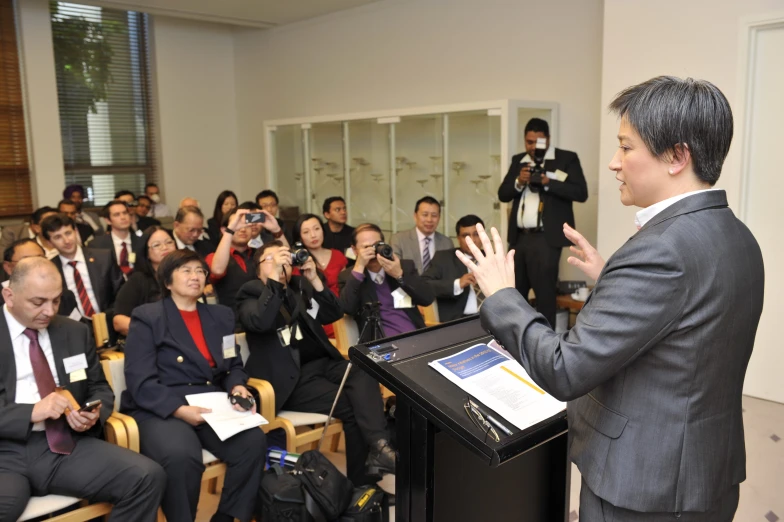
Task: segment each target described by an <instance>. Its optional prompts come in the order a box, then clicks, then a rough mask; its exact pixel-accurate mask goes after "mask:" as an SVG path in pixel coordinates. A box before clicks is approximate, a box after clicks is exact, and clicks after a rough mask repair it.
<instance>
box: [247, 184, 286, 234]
mask: <svg viewBox="0 0 784 522" xmlns="http://www.w3.org/2000/svg"><path fill="white" fill-rule="evenodd" d="M256 204H257V205H258V206H259V207H261V209H262V210H266V211H267V212H269V213H270V214H271V215H272V216H273V217H274V218H275V219H276V220H277V221H278V225H280V229H281V230H283V233H284V234H285V236H286V240H287V241H288V242H289V244H292V239H293V236H292V233H291V230H289V229H288V227H286V225H285V224H284V223H283V220H282V219H280V218H279V217H278V212H279V210H280V209H279V207H278V205H279V204H280V201H279V200H278V195H277V194H276V193H275V192H274V191H272V190H262V191H261V192H259V193H258V194H256Z"/></svg>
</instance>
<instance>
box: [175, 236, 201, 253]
mask: <svg viewBox="0 0 784 522" xmlns="http://www.w3.org/2000/svg"><path fill="white" fill-rule="evenodd" d="M172 235H173V236H174V242H175V243H177V250H182V249H184V248H187V249H188V250H192V251H194V252H195V251H196V249H195V248H194V247H193V245H186V244H185V243H183V242H182V240H180V238H178V237H177V232H172Z"/></svg>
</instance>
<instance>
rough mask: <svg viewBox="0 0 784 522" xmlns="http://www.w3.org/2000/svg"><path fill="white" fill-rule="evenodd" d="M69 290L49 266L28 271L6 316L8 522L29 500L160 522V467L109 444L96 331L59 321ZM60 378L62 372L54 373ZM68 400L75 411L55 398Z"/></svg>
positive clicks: (1, 344) (0, 467) (0, 511)
mask: <svg viewBox="0 0 784 522" xmlns="http://www.w3.org/2000/svg"><path fill="white" fill-rule="evenodd" d="M61 292H62V282H61V280H60V276H59V275H58V273H57V270H56V268H55V267H54V265H53V264H52V263H51V262H50V261H47V260H46V259H43V258H41V257H34V258H30V259H24V260H22V261H20V262H19V263H18V264H17V266H16V268H15V269H14V272H13V275H12V277H11V284H10V286H9V287H7V288H4V289H3V297H4V298H5V301H6V304H5V305H4V307H3V313H2V314H0V368H2V371H0V491H2V494H0V519H2V520H17V519H18V518H19V516H20V515H21V514H22V512H23V511H24V509H25V506H26V505H27V501H28V500H29V499H30V496H31V495H33V494H35V495H44V494H59V495H72V496H77V497H82V498H86V499H88V500H90V501H92V502H110V503H112V504H114V508H113V510H112V513H111V515H110V517H109V520H112V521H129V522H130V521H145V520H146V521H149V522H152V521H154V520H155V519H156V513H157V510H158V505H159V503H160V500H161V495H162V493H163V487H164V485H165V483H166V478H165V474H164V472H163V469H161V467H160V466H159V465H158V464H156V463H155V462H153V461H152V460H150V459H148V458H146V457H143V456H142V455H139V454H138V453H135V452H133V451H130V450H128V449H125V448H120V447H119V446H115V445H112V444H109V443H108V442H105V441H103V440H101V439H100V438H99V437H100V436H101V434H102V432H103V424H104V423H105V422H106V419H107V418H108V417H109V415H110V414H111V411H112V407H113V405H114V395H113V394H112V390H111V388H110V387H109V385H108V384H107V383H106V380H105V378H104V375H103V370H102V369H101V365H100V363H99V361H98V357H97V356H96V354H95V344H93V341H92V335H91V334H90V330H89V328H87V327H86V326H85V325H83V324H80V323H78V322H75V321H71V320H69V319H66V318H63V317H59V316H57V315H55V312H56V310H57V306H58V303H57V302H58V300H59V299H60V294H61ZM53 370H54V371H53ZM57 386H61V387H63V388H65V390H67V391H68V392H70V394H71V396H72V397H73V399H75V400H76V402H77V403H78V404H80V405H84V404H86V403H87V402H91V401H99V405H98V407H97V409H95V410H94V411H92V412H90V411H80V410H74V409H71V408H73V406H72V404H71V402H70V401H69V399H68V398H66V397H65V396H64V395H62V394H61V393H59V392H57V391H55V389H56V387H57Z"/></svg>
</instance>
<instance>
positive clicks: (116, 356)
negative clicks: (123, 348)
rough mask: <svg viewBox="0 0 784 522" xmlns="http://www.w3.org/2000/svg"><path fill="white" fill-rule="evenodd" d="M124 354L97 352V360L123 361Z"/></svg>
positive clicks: (105, 351) (107, 351)
mask: <svg viewBox="0 0 784 522" xmlns="http://www.w3.org/2000/svg"><path fill="white" fill-rule="evenodd" d="M124 358H125V354H124V353H122V352H117V351H115V350H111V349H109V350H102V351H100V352H98V359H99V360H101V361H112V360H114V359H124Z"/></svg>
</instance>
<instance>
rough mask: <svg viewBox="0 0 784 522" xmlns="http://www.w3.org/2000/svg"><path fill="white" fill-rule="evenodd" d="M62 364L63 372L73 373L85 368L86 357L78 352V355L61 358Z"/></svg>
mask: <svg viewBox="0 0 784 522" xmlns="http://www.w3.org/2000/svg"><path fill="white" fill-rule="evenodd" d="M63 366H64V367H65V373H73V372H76V371H79V370H86V369H87V357H86V356H85V355H84V354H83V353H80V354H79V355H74V356H73V357H66V358H65V359H63Z"/></svg>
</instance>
